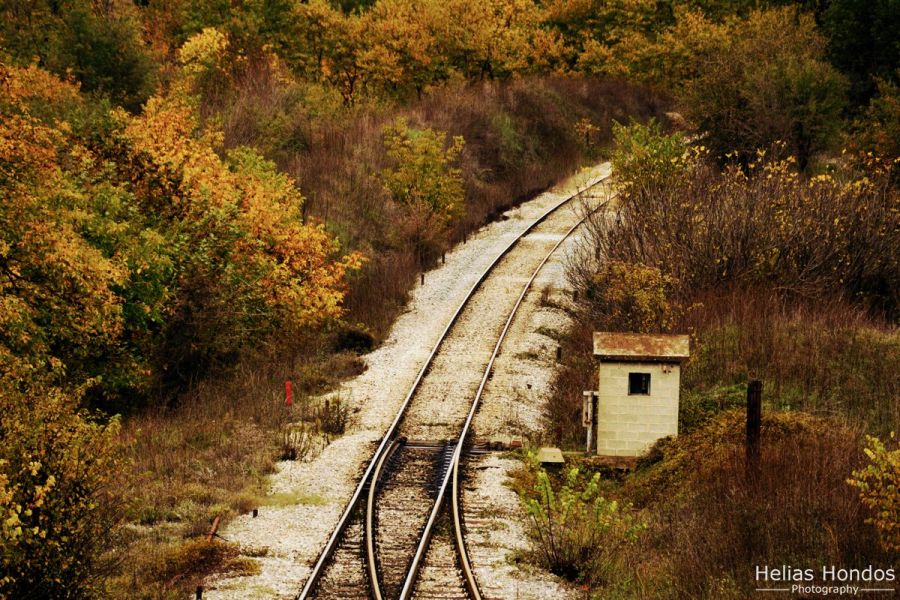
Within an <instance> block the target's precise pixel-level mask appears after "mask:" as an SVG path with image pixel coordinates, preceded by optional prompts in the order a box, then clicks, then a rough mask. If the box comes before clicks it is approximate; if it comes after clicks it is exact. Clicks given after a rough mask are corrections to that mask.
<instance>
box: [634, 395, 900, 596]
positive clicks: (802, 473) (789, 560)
mask: <svg viewBox="0 0 900 600" xmlns="http://www.w3.org/2000/svg"><path fill="white" fill-rule="evenodd" d="M744 436H745V432H744V416H743V414H742V413H741V412H738V411H735V412H726V413H723V414H722V415H721V416H720V417H718V418H716V419H715V420H714V421H712V422H711V423H710V424H708V425H707V426H705V427H704V428H703V429H701V430H698V431H697V432H695V433H693V434H690V435H687V436H684V437H682V438H679V439H678V440H677V441H675V442H674V443H672V444H671V445H670V446H669V447H668V448H665V449H664V455H665V459H664V461H663V462H661V463H659V464H658V465H656V466H654V467H652V468H651V469H649V470H648V471H647V472H645V473H641V474H639V475H638V477H636V478H634V479H633V480H631V481H630V482H629V485H630V486H631V487H630V488H629V487H626V491H627V492H628V493H629V496H630V497H632V498H642V499H643V501H644V502H645V503H647V505H648V506H650V507H651V508H652V509H653V512H654V513H657V515H658V516H657V517H656V519H655V520H654V522H653V524H652V525H651V531H650V532H649V533H650V537H649V538H648V539H647V540H645V542H644V546H643V547H642V548H641V549H640V551H639V552H638V553H637V554H638V558H637V560H639V561H657V560H660V559H661V558H662V557H660V556H659V555H658V554H657V553H661V554H663V555H664V564H667V568H666V571H667V572H665V573H663V574H660V573H657V576H658V577H662V578H663V579H665V580H667V581H668V582H669V583H670V585H671V586H672V589H671V592H670V594H669V595H670V596H672V597H692V598H703V597H708V598H713V597H721V594H722V591H723V590H732V591H733V592H734V595H735V596H736V597H743V596H744V595H745V594H748V593H752V590H753V589H754V588H755V587H756V586H755V585H754V584H755V580H754V571H753V566H754V565H782V564H790V565H791V566H793V567H797V568H807V567H808V568H813V569H815V570H816V571H817V572H818V571H819V570H820V568H821V565H823V564H826V565H827V564H835V565H848V566H857V565H867V564H876V565H877V564H880V563H885V561H886V560H888V558H889V557H887V556H886V555H885V554H883V553H882V552H881V550H880V548H879V546H878V541H877V537H876V535H875V530H874V528H872V527H871V526H869V525H867V524H866V523H865V518H866V511H865V509H864V507H863V506H862V504H861V503H860V500H859V498H858V496H857V495H856V492H855V490H853V489H852V488H851V487H850V486H849V485H847V483H846V479H847V477H848V476H849V474H850V473H851V472H852V471H853V469H854V468H855V467H857V466H858V465H859V464H860V460H861V454H862V453H861V451H860V441H861V435H860V432H859V431H858V430H856V429H849V428H847V427H845V426H842V425H840V424H838V423H837V422H836V421H833V420H824V419H818V418H814V417H809V416H805V415H802V414H799V413H779V414H774V415H767V416H765V417H764V419H763V427H762V437H761V457H760V462H759V468H758V470H757V471H755V472H754V471H753V470H748V469H747V468H746V464H745V449H744ZM649 549H652V550H653V552H651V553H649V554H648V550H649ZM885 564H886V563H885Z"/></svg>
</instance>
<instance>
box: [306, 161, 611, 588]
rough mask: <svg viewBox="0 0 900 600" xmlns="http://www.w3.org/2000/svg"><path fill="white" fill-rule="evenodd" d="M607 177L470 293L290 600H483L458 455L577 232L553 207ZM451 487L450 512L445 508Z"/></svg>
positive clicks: (551, 217)
mask: <svg viewBox="0 0 900 600" xmlns="http://www.w3.org/2000/svg"><path fill="white" fill-rule="evenodd" d="M608 177H609V176H606V177H602V178H598V179H596V180H594V181H593V182H591V183H590V184H588V185H587V186H585V187H584V188H583V189H581V190H578V191H577V192H575V193H574V194H571V195H569V196H567V197H565V198H563V199H562V200H561V201H560V202H558V203H557V204H556V205H554V206H553V207H551V208H550V209H549V210H547V211H546V212H545V213H544V214H543V215H541V216H540V217H539V218H538V219H536V220H535V221H534V222H532V223H531V224H530V225H529V226H528V227H527V228H526V229H525V231H523V232H522V233H521V234H520V235H519V236H518V237H516V238H515V239H514V240H513V241H511V242H510V243H509V245H508V246H507V247H506V248H505V249H504V250H503V251H502V252H501V253H500V254H499V255H498V256H497V258H496V259H495V260H494V261H493V262H492V263H491V264H490V265H489V266H488V267H487V269H485V271H484V272H483V273H482V275H481V277H480V278H479V279H478V280H477V281H476V282H475V284H474V285H473V286H472V288H471V289H470V290H469V292H468V294H466V297H465V299H464V300H463V302H462V303H461V304H460V306H459V307H458V308H457V310H456V312H455V313H454V315H453V317H452V318H451V319H450V322H449V323H448V324H447V326H446V328H445V329H444V331H443V333H442V335H441V336H440V337H439V339H438V341H437V343H436V344H435V346H434V348H433V350H432V351H431V354H430V355H429V357H428V359H427V360H426V362H425V364H424V365H423V366H422V368H421V370H420V371H419V373H418V376H417V377H416V379H415V381H414V383H413V385H412V387H411V389H410V390H409V393H408V394H407V396H406V398H405V400H404V402H403V404H402V405H401V407H400V410H399V411H398V413H397V415H396V417H395V418H394V420H393V422H392V423H391V425H390V427H389V428H388V430H387V432H386V434H385V435H384V437H383V439H382V441H381V443H380V444H379V446H378V448H377V450H376V451H375V454H374V455H373V457H372V459H371V461H370V462H369V464H368V466H367V467H366V469H365V471H364V473H363V475H362V477H361V478H360V481H359V483H358V485H357V488H356V490H355V491H354V494H353V496H352V497H351V500H350V502H349V503H348V505H347V508H346V509H345V511H344V513H343V515H342V517H341V519H340V521H339V522H338V525H337V527H336V528H335V530H334V532H333V533H332V535H331V537H330V538H329V540H328V543H327V544H326V547H325V549H324V550H323V552H322V553H321V555H320V556H319V560H318V561H317V562H316V564H315V566H314V567H313V570H312V572H311V574H310V576H309V578H308V579H307V582H306V584H305V586H304V588H303V590H302V591H301V592H300V594H299V595H298V596H297V598H298V600H306V599H307V598H309V599H312V598H316V599H322V600H330V599H344V598H366V597H371V598H374V599H376V600H387V599H390V600H394V599H396V598H400V599H401V600H408V599H410V598H421V599H426V598H427V599H433V600H439V599H440V600H455V599H471V600H481V597H482V596H481V592H480V590H479V587H478V583H477V581H476V580H475V576H474V574H473V571H472V568H471V564H470V561H469V558H468V554H467V552H466V548H465V540H464V531H463V523H462V521H463V519H462V514H461V510H460V506H459V496H460V494H459V486H460V469H459V463H460V457H461V456H462V454H463V451H464V449H465V447H466V444H467V439H468V436H469V431H470V428H471V423H472V419H473V417H474V415H475V413H476V411H477V408H478V404H479V402H480V400H481V395H482V393H483V391H484V388H485V385H486V384H487V382H488V381H489V379H490V377H491V373H492V369H493V364H494V360H495V359H496V357H497V355H498V353H499V352H500V348H501V345H502V343H503V340H504V338H505V336H506V333H507V331H508V330H509V327H510V324H511V323H512V320H513V317H514V316H515V313H516V311H517V310H518V308H519V306H520V305H521V303H522V301H523V299H524V297H525V295H526V293H527V292H528V290H529V289H530V287H531V284H532V283H533V281H534V279H535V277H536V276H537V274H538V272H539V271H540V269H541V268H542V267H543V266H544V264H545V263H546V262H547V260H548V259H549V258H550V257H551V256H552V254H553V253H554V252H555V251H556V250H557V249H558V248H559V246H560V245H561V244H562V242H563V241H565V239H567V238H568V237H569V236H570V235H571V234H572V233H573V232H574V231H575V229H577V227H578V226H579V225H580V224H581V223H582V222H583V219H576V220H577V222H576V223H575V224H574V225H573V224H572V223H571V221H572V216H571V214H568V215H566V214H564V211H562V210H560V209H562V208H563V207H564V206H566V205H569V204H570V203H571V202H572V201H573V200H574V199H576V198H578V197H579V196H583V195H586V192H588V190H591V189H593V188H595V187H597V186H599V185H601V184H603V183H604V182H605V181H606V180H607V179H608ZM594 208H595V209H596V208H597V207H594ZM522 273H532V274H531V276H530V277H527V276H526V277H523V275H522ZM518 290H521V291H520V293H519V294H518V295H517V296H516V295H515V291H518ZM510 292H512V294H511V293H510ZM498 298H501V299H507V300H508V303H503V302H498V301H497V299H498ZM513 298H514V300H513ZM498 304H499V305H500V306H498ZM507 306H509V308H508V309H506V308H507ZM504 309H505V310H504ZM491 340H496V342H495V343H492V342H491ZM448 489H449V491H450V494H449V499H450V503H451V507H450V508H451V510H450V511H444V510H442V508H443V504H444V500H445V499H446V498H447V497H448Z"/></svg>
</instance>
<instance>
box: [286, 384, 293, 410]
mask: <svg viewBox="0 0 900 600" xmlns="http://www.w3.org/2000/svg"><path fill="white" fill-rule="evenodd" d="M284 405H285V406H293V405H294V394H293V392H292V391H291V380H290V379H286V380H285V382H284Z"/></svg>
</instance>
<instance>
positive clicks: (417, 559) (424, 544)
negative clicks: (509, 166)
mask: <svg viewBox="0 0 900 600" xmlns="http://www.w3.org/2000/svg"><path fill="white" fill-rule="evenodd" d="M605 179H606V178H604V179H601V180H599V181H597V182H595V183H593V184H592V185H589V186H587V187H585V188H584V189H583V190H581V191H579V192H578V193H577V194H575V195H573V196H572V197H575V196H578V195H580V194H582V193H584V192H585V191H587V190H588V189H590V188H592V187H594V186H596V185H598V184H600V183H602V182H603V181H605ZM607 202H608V201H607ZM607 202H603V203H602V204H601V205H600V206H598V207H596V208H595V209H593V210H591V211H590V212H589V213H588V214H587V215H585V216H584V217H582V218H581V219H580V220H579V221H578V222H577V223H576V224H575V225H573V226H572V227H571V228H570V229H569V230H568V231H567V232H566V233H565V235H564V236H563V237H562V238H560V240H559V241H558V242H556V244H555V245H554V246H553V249H551V250H550V252H548V253H547V255H546V256H545V257H544V259H543V260H542V261H541V262H540V264H539V265H538V266H537V268H535V270H534V272H533V273H532V274H531V277H530V278H529V279H528V282H527V283H526V284H525V286H524V287H523V288H522V293H521V294H519V298H518V299H517V300H516V303H515V305H514V306H513V308H512V310H511V311H510V313H509V316H508V317H507V319H506V323H505V324H504V326H503V330H502V331H501V332H500V337H499V338H497V343H496V344H495V346H494V351H493V353H492V354H491V358H490V360H489V361H488V364H487V367H485V370H484V375H483V376H482V378H481V383H480V384H479V386H478V391H477V392H476V394H475V399H474V400H473V401H472V405H471V407H470V408H469V414H468V416H467V417H466V422H465V424H464V425H463V429H462V432H461V433H460V435H459V439H458V441H457V444H456V448H455V449H454V452H453V458H452V459H451V468H450V469H448V470H447V474H446V475H445V476H444V479H443V481H442V482H441V487H440V490H439V492H438V496H437V499H436V500H435V503H434V506H433V507H432V510H431V515H430V516H429V518H428V521H427V523H426V524H425V529H424V531H423V533H422V537H421V538H420V539H419V546H418V548H416V554H415V555H414V556H413V560H412V564H411V565H410V569H409V571H408V572H407V576H406V580H405V581H404V584H403V588H402V590H401V591H400V600H408V599H409V598H410V597H411V596H412V593H413V588H414V586H415V582H416V579H417V577H418V571H419V568H420V567H421V561H422V559H423V558H424V556H425V552H426V551H427V549H428V544H429V542H430V539H431V534H432V533H433V530H434V525H435V523H436V522H437V518H438V515H439V514H440V510H441V504H442V500H443V497H444V494H445V493H446V490H447V485H448V483H449V482H450V480H452V487H453V489H452V492H453V498H452V500H451V502H452V513H453V528H454V537H455V539H456V551H457V555H458V556H459V559H460V565H461V567H462V571H463V579H464V582H465V585H466V589H467V591H468V592H469V594H470V595H471V596H472V598H473V600H481V592H480V591H479V589H478V583H477V581H476V580H475V574H474V572H473V570H472V565H471V562H470V561H469V556H468V552H467V550H466V547H465V541H464V536H463V531H462V519H461V515H460V509H459V495H458V492H459V459H460V456H461V454H462V449H463V445H464V444H465V441H466V437H467V436H468V434H469V430H470V429H471V425H472V420H473V419H474V418H475V413H476V412H477V410H478V405H479V404H480V403H481V397H482V395H483V393H484V389H485V387H486V386H487V382H488V381H489V380H490V378H491V372H492V371H493V369H494V362H495V361H496V359H497V356H498V355H499V354H500V347H501V346H502V345H503V342H504V340H505V339H506V334H507V333H508V332H509V328H510V327H511V326H512V322H513V320H514V319H515V316H516V313H517V312H518V310H519V307H520V306H521V305H522V302H523V301H524V300H525V296H526V295H527V294H528V291H529V290H530V289H531V286H532V284H533V283H534V280H535V279H536V278H537V276H538V274H539V273H540V271H541V269H543V268H544V265H545V264H547V261H549V260H550V257H551V256H553V254H554V253H555V252H556V251H557V250H558V249H559V247H560V246H561V245H562V244H563V242H565V241H566V240H567V239H569V237H570V236H571V235H572V234H573V233H574V232H575V230H576V229H578V228H579V227H581V225H582V224H583V223H584V222H585V221H586V220H587V218H588V216H590V215H591V214H593V213H595V212H597V211H598V210H600V209H601V208H603V207H604V206H606V204H607Z"/></svg>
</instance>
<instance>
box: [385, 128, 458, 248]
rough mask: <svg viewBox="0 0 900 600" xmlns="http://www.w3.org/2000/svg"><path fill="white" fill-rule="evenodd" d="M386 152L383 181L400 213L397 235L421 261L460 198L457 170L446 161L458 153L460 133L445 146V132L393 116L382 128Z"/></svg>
mask: <svg viewBox="0 0 900 600" xmlns="http://www.w3.org/2000/svg"><path fill="white" fill-rule="evenodd" d="M384 143H385V146H386V148H387V155H388V157H389V158H390V159H391V161H392V162H393V163H394V166H393V167H391V168H388V169H384V171H382V180H383V181H384V185H385V187H386V188H387V190H388V192H389V193H390V194H391V197H392V198H393V199H394V201H395V202H396V203H397V204H398V205H399V207H400V210H401V211H402V213H403V215H404V218H403V221H402V222H401V223H400V235H402V236H404V237H406V238H407V239H408V240H410V241H411V242H412V243H413V245H414V246H415V248H416V251H417V252H416V253H417V256H418V258H419V261H420V264H421V265H424V264H426V263H427V262H428V261H430V260H431V259H432V258H433V257H434V255H435V253H437V252H439V251H440V249H441V245H442V243H443V242H442V240H443V239H444V238H445V234H446V232H447V228H448V227H449V225H450V223H451V222H452V220H453V219H454V218H456V217H459V216H460V215H461V214H462V211H463V203H464V201H465V187H464V186H463V179H462V172H461V171H460V169H459V168H457V167H453V166H451V165H452V163H453V162H454V161H456V159H457V158H458V157H459V154H460V152H462V149H463V146H464V141H463V139H462V137H459V136H457V137H455V138H453V141H452V143H451V144H450V145H449V146H448V145H447V135H446V134H445V133H443V132H439V131H434V130H432V129H427V128H426V129H413V128H410V127H409V126H408V125H407V122H406V120H405V119H397V121H395V122H394V123H393V124H391V125H389V126H388V127H386V128H385V130H384Z"/></svg>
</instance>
